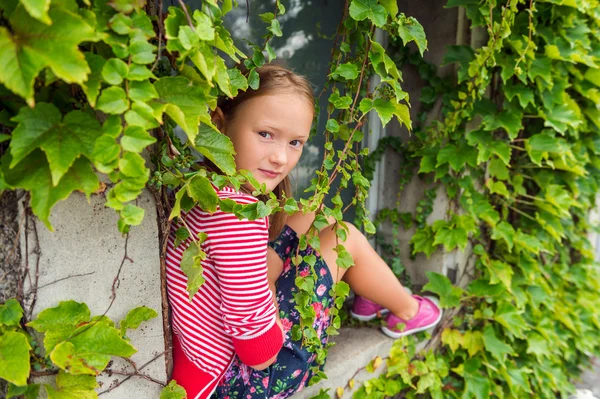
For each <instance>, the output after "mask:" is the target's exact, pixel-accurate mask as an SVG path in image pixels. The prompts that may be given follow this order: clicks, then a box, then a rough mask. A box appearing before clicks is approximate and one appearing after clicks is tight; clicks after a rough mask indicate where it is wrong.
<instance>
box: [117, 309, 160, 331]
mask: <svg viewBox="0 0 600 399" xmlns="http://www.w3.org/2000/svg"><path fill="white" fill-rule="evenodd" d="M157 316H158V313H156V310H154V309H151V308H149V307H146V306H139V307H137V308H135V309H131V310H130V311H129V313H127V316H125V319H123V320H122V321H121V324H120V330H121V335H124V334H125V333H126V331H127V329H136V328H138V327H139V326H140V324H142V323H143V322H145V321H148V320H151V319H153V318H155V317H157Z"/></svg>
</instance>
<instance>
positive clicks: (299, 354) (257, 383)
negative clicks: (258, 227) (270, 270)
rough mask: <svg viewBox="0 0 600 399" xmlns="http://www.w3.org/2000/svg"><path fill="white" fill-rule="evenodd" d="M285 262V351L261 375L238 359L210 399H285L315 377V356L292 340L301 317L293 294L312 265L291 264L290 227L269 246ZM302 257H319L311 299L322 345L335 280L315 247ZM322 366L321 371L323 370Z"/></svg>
mask: <svg viewBox="0 0 600 399" xmlns="http://www.w3.org/2000/svg"><path fill="white" fill-rule="evenodd" d="M269 245H270V246H271V248H273V249H274V250H275V252H277V254H278V255H279V257H280V258H281V259H282V260H283V262H284V263H283V272H282V274H281V276H280V277H279V279H278V280H277V283H276V292H277V302H278V304H279V316H280V317H281V323H282V324H283V328H284V331H285V337H284V343H283V348H282V349H281V351H280V352H279V354H278V355H277V361H276V362H275V363H273V364H272V365H271V366H269V367H267V368H266V369H264V370H261V371H258V370H254V369H253V368H251V367H249V366H247V365H245V364H243V363H242V362H241V361H240V360H239V359H238V358H237V356H235V358H234V359H233V363H232V364H231V366H230V367H229V369H228V370H227V371H226V372H225V376H224V378H223V380H221V382H220V383H219V385H218V386H217V389H216V391H215V393H214V394H213V396H212V398H211V399H267V398H269V399H283V398H287V397H289V396H291V395H292V394H294V393H296V392H298V391H300V390H301V389H303V388H304V387H305V386H306V384H307V383H308V381H309V380H310V378H311V377H312V371H311V369H312V368H313V366H316V365H317V363H316V361H315V357H316V355H315V354H314V353H311V352H309V351H308V350H307V349H306V348H305V347H303V346H302V340H298V341H295V340H292V338H291V330H292V326H294V325H295V324H300V315H299V314H298V312H297V311H296V309H295V306H296V304H295V302H294V294H295V293H296V292H297V290H298V289H297V287H296V284H295V280H296V277H297V276H301V277H306V276H308V275H309V274H310V265H309V264H307V263H305V262H302V263H301V264H300V265H299V266H298V267H297V268H296V267H294V265H293V264H292V262H291V257H292V256H293V255H295V254H296V250H297V247H298V236H297V234H296V232H295V231H294V230H292V229H291V228H290V227H289V226H285V227H284V229H283V231H282V232H281V234H280V235H279V237H277V239H276V240H275V241H272V242H270V243H269ZM298 254H299V255H301V256H306V255H310V254H314V255H315V256H316V257H317V261H316V263H315V266H314V268H315V272H316V273H317V281H316V284H315V291H314V293H313V296H312V306H313V308H314V309H315V313H316V315H317V317H316V318H315V322H314V325H313V327H314V328H315V330H316V331H317V334H318V335H319V337H320V339H321V342H322V343H323V345H325V344H326V343H327V334H326V332H325V330H326V329H327V327H328V326H329V309H330V308H331V306H332V305H333V300H332V297H331V296H330V294H329V290H330V289H331V287H332V286H333V279H332V277H331V273H330V272H329V268H328V267H327V265H326V264H325V261H324V260H323V258H322V257H321V256H320V255H319V253H318V252H317V251H316V250H314V249H313V248H312V247H310V246H308V248H306V250H304V251H299V252H298ZM322 367H323V366H321V370H322Z"/></svg>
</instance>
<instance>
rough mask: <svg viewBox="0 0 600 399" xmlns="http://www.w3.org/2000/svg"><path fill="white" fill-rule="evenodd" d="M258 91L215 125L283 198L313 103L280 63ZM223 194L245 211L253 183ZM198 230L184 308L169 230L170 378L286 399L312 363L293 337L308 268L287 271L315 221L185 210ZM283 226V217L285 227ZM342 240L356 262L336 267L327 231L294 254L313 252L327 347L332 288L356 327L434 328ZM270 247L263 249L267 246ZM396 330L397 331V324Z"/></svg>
mask: <svg viewBox="0 0 600 399" xmlns="http://www.w3.org/2000/svg"><path fill="white" fill-rule="evenodd" d="M257 71H258V72H259V75H260V87H259V89H258V90H251V89H248V90H247V91H246V92H244V93H241V94H240V95H239V96H237V97H236V98H234V99H223V100H221V101H220V102H219V104H218V107H217V108H216V110H215V111H214V114H213V122H214V123H215V125H216V126H217V127H218V128H219V130H220V131H221V132H222V133H223V134H225V135H227V136H228V137H229V138H230V139H231V141H232V143H233V146H234V148H235V151H236V156H235V161H236V165H237V168H238V169H240V170H241V169H245V170H249V171H250V172H252V174H253V176H254V177H255V178H256V179H257V180H258V181H259V182H260V183H264V184H266V187H267V189H268V190H269V191H273V192H274V193H275V194H277V195H278V196H279V197H280V196H281V195H282V193H283V192H285V193H287V194H288V195H290V193H291V190H290V184H289V180H288V175H289V173H290V172H291V171H292V169H293V168H294V166H295V165H296V164H297V163H298V160H299V159H300V155H301V154H302V148H303V146H304V144H305V143H306V141H307V140H308V137H309V132H310V127H311V124H312V120H313V116H314V115H313V109H314V108H313V106H314V98H313V94H312V88H311V85H310V83H309V82H308V81H307V80H306V79H304V78H303V77H301V76H299V75H296V74H295V73H293V72H291V71H289V70H287V69H285V68H283V67H281V66H276V65H265V66H263V67H261V68H259V69H258V70H257ZM215 191H216V192H217V195H218V196H219V197H220V198H230V199H233V200H235V201H237V202H238V203H241V204H249V203H252V202H256V201H257V198H255V197H253V196H252V195H250V194H249V193H251V192H252V187H243V190H241V192H238V191H236V190H234V189H233V188H230V187H225V188H223V189H221V190H219V189H218V188H216V187H215ZM181 219H184V220H185V222H186V224H187V226H188V227H189V228H190V229H192V231H193V232H194V233H196V232H200V231H202V232H204V233H206V234H207V235H208V238H207V239H206V240H205V241H204V243H203V244H202V246H203V250H204V251H205V252H206V254H207V257H206V259H205V260H204V261H202V266H203V268H204V272H203V273H204V274H203V276H204V278H205V280H206V281H205V282H204V284H203V285H202V286H201V287H200V290H199V291H198V293H196V295H194V297H193V299H192V301H191V303H190V301H189V299H188V293H187V292H186V290H185V288H186V283H187V278H186V276H185V275H184V274H183V273H182V271H181V269H180V263H181V257H182V254H183V251H184V250H185V249H186V248H187V246H188V245H189V242H184V243H182V244H181V245H179V246H178V247H177V248H175V246H174V241H175V231H176V230H177V228H179V227H180V225H179V224H177V223H174V225H173V228H172V234H171V236H170V239H169V245H168V249H167V259H166V263H167V287H168V294H169V302H170V305H171V309H172V324H173V332H174V334H173V374H172V378H173V379H174V380H176V381H177V383H178V384H180V385H182V386H183V387H184V388H185V390H186V392H187V397H188V399H204V398H209V397H212V398H231V399H234V398H244V399H255V398H286V397H288V396H290V395H292V394H293V393H295V392H297V391H299V390H301V389H302V388H303V387H304V386H305V385H306V384H307V382H308V381H309V379H310V378H311V376H312V375H311V371H310V370H311V368H312V366H313V365H315V364H316V363H315V355H314V354H312V353H310V352H308V351H307V350H306V348H304V347H303V346H302V343H301V341H294V340H292V339H291V333H290V330H291V328H292V326H293V325H294V324H299V315H298V313H297V311H296V310H295V303H294V293H295V292H296V286H295V279H296V277H297V276H301V277H302V276H307V275H308V273H309V270H310V266H309V265H307V264H304V263H302V264H300V265H299V266H298V267H294V266H293V265H292V264H291V256H292V255H293V254H295V253H296V248H297V246H298V237H299V235H301V234H303V233H305V232H307V231H308V228H309V227H310V225H311V224H312V222H313V219H314V214H306V215H304V214H302V213H301V212H298V213H296V214H294V215H293V216H291V217H289V218H286V214H285V213H284V212H281V213H278V214H275V215H272V216H271V217H270V218H264V219H259V220H254V221H249V220H239V219H237V217H235V216H234V215H233V214H228V213H224V212H222V211H220V210H217V212H215V213H212V214H210V213H207V212H204V211H202V210H201V209H200V208H198V207H195V208H193V209H191V210H190V211H189V212H187V213H182V215H181ZM286 219H287V220H286ZM348 226H349V229H350V231H349V234H348V237H347V240H346V241H345V242H344V245H345V247H346V249H347V250H348V251H349V252H350V253H351V255H352V257H353V259H354V262H355V265H354V266H352V267H351V268H349V269H347V270H345V269H340V268H338V267H336V259H337V254H336V252H335V251H334V250H333V248H334V247H335V246H336V245H337V243H336V235H335V231H334V229H333V228H331V227H327V228H324V229H323V230H321V232H320V239H321V251H320V252H319V253H318V252H317V251H315V250H314V249H313V248H311V247H310V246H309V247H308V248H307V249H306V250H305V251H300V252H299V254H300V255H302V256H304V255H308V254H314V255H316V257H317V262H316V264H315V266H314V268H315V271H316V272H317V275H318V279H317V282H316V284H315V292H314V293H313V296H312V306H313V307H314V309H315V311H316V314H317V317H316V320H315V325H314V327H315V329H316V330H317V333H318V334H319V338H320V339H321V341H322V342H323V343H326V342H327V336H326V333H325V330H326V328H327V326H328V325H329V317H328V315H329V309H330V308H331V306H332V305H333V303H332V298H331V297H330V295H329V290H330V289H331V287H332V285H333V284H334V283H336V282H338V281H340V280H344V281H345V282H347V283H348V284H349V285H350V287H351V288H352V290H353V291H354V292H355V293H356V294H357V295H358V297H357V299H356V300H355V304H354V307H353V310H352V314H353V316H355V317H358V318H360V319H361V320H368V319H371V318H373V317H375V316H377V315H378V314H381V313H382V311H386V310H387V311H389V314H388V315H387V317H386V320H385V321H386V326H385V327H383V328H382V329H383V331H384V333H386V334H387V335H389V336H391V337H394V338H397V337H400V336H403V335H407V334H412V333H415V332H417V331H422V330H425V329H428V328H431V327H433V326H434V325H436V324H437V323H438V322H439V320H440V318H441V311H440V309H439V307H438V306H437V304H436V303H435V302H434V301H432V300H431V299H430V298H422V297H419V296H411V295H409V294H408V293H407V292H406V291H405V290H404V289H403V287H402V285H401V284H400V282H399V281H398V279H397V278H396V277H395V276H394V275H393V273H392V272H391V270H390V268H389V267H388V266H387V265H386V264H385V263H384V261H383V260H382V259H381V258H380V257H379V256H378V254H377V253H376V252H375V251H374V250H373V248H371V246H370V245H369V242H368V241H367V239H366V238H365V237H364V236H363V235H362V233H361V232H360V231H359V230H358V229H356V228H355V227H354V226H352V225H350V224H348ZM269 240H271V241H269ZM399 323H402V324H404V326H403V327H404V328H403V329H402V330H401V329H399V328H397V327H402V326H398V324H399Z"/></svg>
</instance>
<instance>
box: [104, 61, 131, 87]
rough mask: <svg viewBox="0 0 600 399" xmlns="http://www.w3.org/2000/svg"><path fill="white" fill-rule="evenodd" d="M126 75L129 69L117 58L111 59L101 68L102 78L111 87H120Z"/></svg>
mask: <svg viewBox="0 0 600 399" xmlns="http://www.w3.org/2000/svg"><path fill="white" fill-rule="evenodd" d="M128 74H129V67H128V66H127V64H126V63H125V62H124V61H123V60H120V59H118V58H111V59H110V60H108V61H106V63H105V64H104V66H103V67H102V78H103V79H104V81H106V82H107V83H110V84H111V85H115V86H117V85H120V84H121V83H122V82H123V79H125V78H126V77H127V75H128Z"/></svg>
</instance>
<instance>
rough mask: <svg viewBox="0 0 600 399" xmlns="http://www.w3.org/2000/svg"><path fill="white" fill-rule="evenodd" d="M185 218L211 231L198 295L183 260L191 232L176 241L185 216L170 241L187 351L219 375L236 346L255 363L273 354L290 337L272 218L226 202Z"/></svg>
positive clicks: (223, 193)
mask: <svg viewBox="0 0 600 399" xmlns="http://www.w3.org/2000/svg"><path fill="white" fill-rule="evenodd" d="M216 191H217V195H218V196H219V197H220V198H222V199H226V198H229V199H232V200H234V201H236V202H237V203H240V204H250V203H253V202H256V201H257V199H256V198H254V197H253V196H251V195H248V194H244V193H240V192H236V191H235V190H234V189H232V188H229V187H225V188H223V189H221V190H219V189H216ZM181 218H184V219H185V222H186V224H187V226H188V227H189V228H190V230H191V231H192V233H194V234H197V233H198V232H204V233H206V234H207V235H208V237H207V239H206V240H205V241H204V243H203V244H202V249H203V250H204V251H205V252H206V255H207V256H206V259H205V260H204V261H202V267H203V269H204V271H203V277H204V279H205V280H206V281H205V282H204V284H202V286H201V287H200V290H199V291H198V292H197V293H196V295H194V297H193V298H192V301H191V302H190V301H189V295H188V292H187V291H186V289H185V288H186V284H187V277H186V276H185V275H184V274H183V272H182V271H181V268H180V263H181V257H182V254H183V251H185V249H186V248H187V247H188V246H189V244H190V242H191V239H188V240H187V241H184V242H183V243H181V244H180V245H179V246H178V247H177V248H175V245H174V242H175V231H176V230H177V229H178V228H179V227H181V226H183V224H182V223H181V222H180V223H173V226H172V229H171V234H170V236H169V241H168V245H167V255H166V265H167V289H168V297H169V303H170V305H171V310H172V325H173V331H174V333H175V334H177V337H178V338H179V342H180V343H181V347H182V349H183V352H184V353H185V354H186V356H187V358H188V359H189V360H190V361H192V362H193V363H194V364H195V365H197V366H198V368H199V369H200V370H201V372H203V373H207V374H210V376H211V377H212V378H211V381H212V382H214V380H215V379H218V378H219V377H220V376H222V375H223V373H224V371H225V370H226V369H227V367H228V366H229V364H230V362H231V359H232V358H233V356H234V354H237V355H238V357H239V358H240V360H241V361H242V362H243V363H245V364H247V365H250V366H254V365H258V364H261V363H264V362H266V361H268V360H269V359H271V358H272V357H273V356H275V355H276V354H277V353H278V352H279V350H280V349H281V346H282V344H283V337H282V334H281V329H280V328H279V326H278V325H277V324H276V323H275V312H276V310H275V306H274V304H273V295H272V292H271V290H269V285H268V280H267V263H266V261H267V243H268V238H269V233H268V219H267V218H263V219H257V220H253V221H250V220H239V219H238V218H237V217H236V216H235V215H233V214H231V213H225V212H222V211H221V210H220V209H217V211H216V212H215V213H213V214H210V213H208V212H204V211H202V210H201V209H200V208H198V207H194V208H192V209H191V210H190V211H189V212H187V213H184V212H182V215H181ZM175 367H177V365H175ZM204 377H206V376H204ZM211 385H214V384H212V383H211ZM207 394H208V395H210V392H208V393H207ZM198 397H200V396H198Z"/></svg>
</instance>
